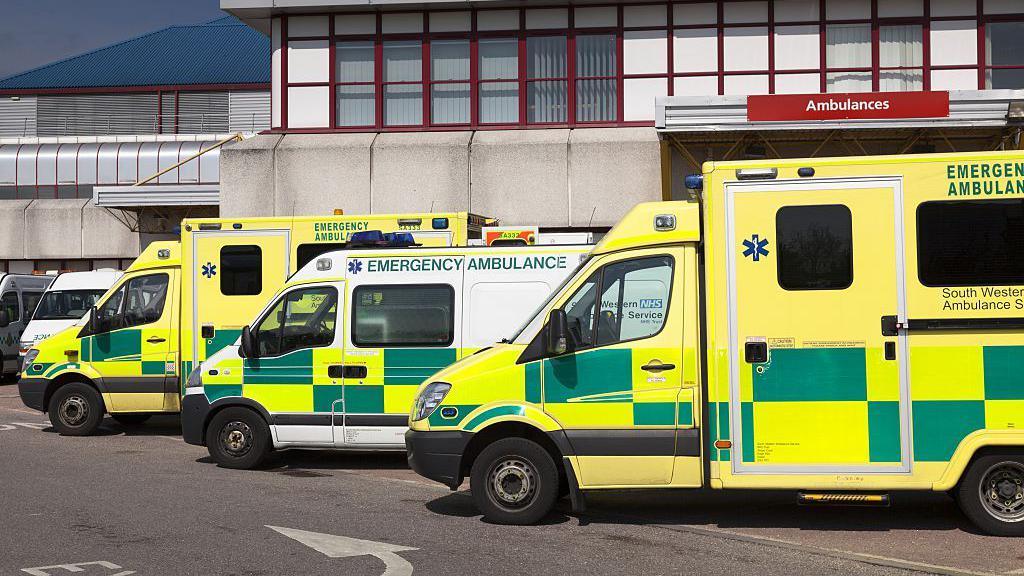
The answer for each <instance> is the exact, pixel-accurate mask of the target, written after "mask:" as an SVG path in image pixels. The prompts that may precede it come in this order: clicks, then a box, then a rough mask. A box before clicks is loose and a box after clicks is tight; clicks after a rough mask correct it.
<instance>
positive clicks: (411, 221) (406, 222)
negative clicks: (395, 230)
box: [398, 218, 423, 226]
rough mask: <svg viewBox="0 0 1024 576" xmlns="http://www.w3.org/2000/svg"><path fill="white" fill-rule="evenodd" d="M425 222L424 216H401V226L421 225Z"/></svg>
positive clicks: (399, 221) (399, 222)
mask: <svg viewBox="0 0 1024 576" xmlns="http://www.w3.org/2000/svg"><path fill="white" fill-rule="evenodd" d="M420 224H423V218H399V219H398V225H399V226H419V225H420Z"/></svg>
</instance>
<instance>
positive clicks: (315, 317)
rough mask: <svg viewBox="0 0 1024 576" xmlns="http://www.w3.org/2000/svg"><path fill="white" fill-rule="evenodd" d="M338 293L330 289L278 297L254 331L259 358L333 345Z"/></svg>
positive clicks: (326, 287) (324, 287)
mask: <svg viewBox="0 0 1024 576" xmlns="http://www.w3.org/2000/svg"><path fill="white" fill-rule="evenodd" d="M337 312H338V291H337V290H335V289H334V288H331V287H330V286H317V287H313V288H303V289H300V290H292V291H291V292H288V293H287V294H285V295H284V296H282V297H281V298H280V299H279V300H278V301H277V303H276V304H274V307H273V308H271V309H270V312H268V313H267V315H266V316H264V317H263V319H262V320H261V321H260V323H259V325H258V326H257V327H256V330H255V335H256V345H257V347H258V349H259V353H260V356H280V355H282V354H287V353H289V352H294V351H295V350H301V349H304V348H318V347H322V346H329V345H330V344H332V343H333V342H334V328H335V322H336V319H337Z"/></svg>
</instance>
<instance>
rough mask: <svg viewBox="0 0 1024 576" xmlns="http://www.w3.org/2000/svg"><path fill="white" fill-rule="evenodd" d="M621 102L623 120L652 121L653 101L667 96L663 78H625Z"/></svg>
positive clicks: (666, 85)
mask: <svg viewBox="0 0 1024 576" xmlns="http://www.w3.org/2000/svg"><path fill="white" fill-rule="evenodd" d="M623 90H624V91H625V94H624V96H623V100H622V106H623V115H624V118H623V119H624V120H626V121H627V122H630V121H634V120H654V99H655V98H657V97H658V96H666V95H668V82H666V81H665V79H664V78H626V80H625V81H624V85H623Z"/></svg>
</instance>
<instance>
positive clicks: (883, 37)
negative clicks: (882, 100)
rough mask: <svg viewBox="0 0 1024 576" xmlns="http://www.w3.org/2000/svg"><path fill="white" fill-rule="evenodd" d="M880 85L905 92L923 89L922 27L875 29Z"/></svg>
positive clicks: (907, 26)
mask: <svg viewBox="0 0 1024 576" xmlns="http://www.w3.org/2000/svg"><path fill="white" fill-rule="evenodd" d="M878 34H879V38H878V56H879V66H880V69H879V87H880V89H881V90H883V91H892V92H905V91H913V90H922V89H923V88H924V68H923V67H922V66H923V64H924V57H923V51H922V47H921V26H920V25H919V24H909V25H906V26H882V27H880V28H879V29H878Z"/></svg>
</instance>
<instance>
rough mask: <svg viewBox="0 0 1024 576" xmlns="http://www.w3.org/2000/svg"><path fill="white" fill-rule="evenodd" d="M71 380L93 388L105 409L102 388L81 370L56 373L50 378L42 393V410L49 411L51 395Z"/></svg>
mask: <svg viewBox="0 0 1024 576" xmlns="http://www.w3.org/2000/svg"><path fill="white" fill-rule="evenodd" d="M72 382H80V383H82V384H85V385H87V386H90V387H92V388H93V389H95V390H96V392H97V393H98V394H99V395H100V403H101V404H103V410H104V411H106V409H107V406H106V402H105V401H104V399H103V390H102V389H101V388H100V386H99V385H98V384H97V383H96V381H95V380H93V379H92V378H90V377H88V376H86V375H85V374H82V373H81V372H70V371H69V372H62V373H60V374H58V375H57V376H56V377H54V378H53V379H51V380H50V382H49V383H48V384H47V385H46V392H44V393H43V410H44V412H49V411H50V399H52V398H53V395H54V394H55V393H56V392H57V390H59V389H60V388H61V387H63V386H65V385H66V384H70V383H72Z"/></svg>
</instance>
